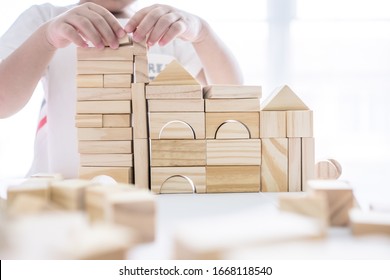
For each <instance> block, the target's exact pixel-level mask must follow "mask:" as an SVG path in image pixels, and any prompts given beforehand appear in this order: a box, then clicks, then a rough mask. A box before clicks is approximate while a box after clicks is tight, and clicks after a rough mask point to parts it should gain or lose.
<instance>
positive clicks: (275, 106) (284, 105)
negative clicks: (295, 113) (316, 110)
mask: <svg viewBox="0 0 390 280" xmlns="http://www.w3.org/2000/svg"><path fill="white" fill-rule="evenodd" d="M261 110H263V111H288V110H309V108H308V107H307V106H306V105H305V103H303V101H302V100H301V99H300V98H299V97H298V96H297V95H296V94H295V93H294V92H293V91H292V90H291V88H290V87H288V86H282V87H279V88H276V89H275V90H274V91H273V92H272V93H271V94H270V95H269V96H268V97H267V98H266V99H265V101H264V102H263V103H262V105H261Z"/></svg>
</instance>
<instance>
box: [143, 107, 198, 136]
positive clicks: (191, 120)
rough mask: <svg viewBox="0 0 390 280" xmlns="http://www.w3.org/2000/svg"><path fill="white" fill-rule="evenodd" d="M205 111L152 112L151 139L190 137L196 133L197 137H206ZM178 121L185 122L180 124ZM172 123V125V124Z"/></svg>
mask: <svg viewBox="0 0 390 280" xmlns="http://www.w3.org/2000/svg"><path fill="white" fill-rule="evenodd" d="M204 116H205V115H204V113H200V112H198V113H176V112H174V113H150V114H149V135H150V139H160V137H161V136H163V137H165V139H188V135H191V134H195V139H205V120H204V118H205V117H204ZM177 122H180V123H184V125H181V126H178V125H177ZM171 125H172V126H171Z"/></svg>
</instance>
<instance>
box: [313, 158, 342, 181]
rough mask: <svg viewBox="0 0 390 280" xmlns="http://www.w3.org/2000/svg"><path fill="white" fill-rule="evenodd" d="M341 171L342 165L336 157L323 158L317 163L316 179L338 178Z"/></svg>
mask: <svg viewBox="0 0 390 280" xmlns="http://www.w3.org/2000/svg"><path fill="white" fill-rule="evenodd" d="M341 173H342V168H341V165H340V163H338V162H337V161H336V160H335V159H326V160H321V161H318V162H317V163H316V164H315V179H320V180H336V179H338V178H339V177H340V176H341Z"/></svg>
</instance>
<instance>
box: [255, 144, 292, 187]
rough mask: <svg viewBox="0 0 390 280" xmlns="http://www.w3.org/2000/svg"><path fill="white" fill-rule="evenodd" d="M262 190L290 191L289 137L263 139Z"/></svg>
mask: <svg viewBox="0 0 390 280" xmlns="http://www.w3.org/2000/svg"><path fill="white" fill-rule="evenodd" d="M261 152H262V157H261V191H262V192H287V191H288V141H287V138H265V139H261Z"/></svg>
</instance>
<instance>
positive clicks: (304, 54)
mask: <svg viewBox="0 0 390 280" xmlns="http://www.w3.org/2000/svg"><path fill="white" fill-rule="evenodd" d="M43 2H46V1H32V0H19V1H17V2H15V4H13V3H7V9H2V10H1V11H0V19H1V20H0V34H2V33H3V32H5V30H6V29H7V28H8V26H9V25H10V24H11V23H12V22H13V20H14V19H15V18H16V17H17V15H18V14H19V13H20V12H22V11H23V10H24V9H25V8H27V7H28V6H30V5H31V4H34V3H43ZM51 2H52V3H56V4H61V5H67V4H71V3H74V2H75V1H71V0H63V1H59V0H57V1H51ZM155 2H156V1H152V0H139V4H140V6H146V5H149V4H153V3H155ZM158 2H161V3H165V4H168V5H172V6H176V7H178V8H181V9H183V10H187V11H191V12H192V13H194V14H198V15H200V16H202V17H203V18H205V19H206V20H208V21H209V22H210V24H211V25H212V26H213V27H214V29H215V30H216V32H217V33H218V34H219V35H220V36H221V37H222V39H223V40H224V41H225V42H226V43H227V44H228V45H229V47H230V48H231V50H232V51H233V53H234V54H235V55H236V56H237V58H238V60H239V62H240V65H241V68H242V70H243V73H244V77H245V84H248V85H262V86H263V97H264V98H265V97H266V96H267V95H268V94H269V93H270V92H271V91H272V90H273V89H274V88H275V87H277V86H280V85H283V84H288V85H290V86H291V88H292V89H293V90H294V91H295V92H296V93H297V94H298V95H299V96H300V97H301V98H302V100H303V101H304V102H305V103H306V104H307V105H308V106H309V107H310V108H311V109H312V110H313V111H314V116H315V120H314V121H315V122H314V127H315V136H316V146H317V147H316V155H317V158H322V157H328V156H330V157H334V158H336V159H339V160H341V161H342V162H343V161H361V162H364V161H372V162H377V161H388V160H389V159H390V147H389V144H388V143H389V141H390V111H389V110H388V107H389V105H390V95H389V93H390V78H389V77H390V33H389V30H390V13H389V12H388V11H390V1H387V0H241V1H239V2H233V1H216V0H197V1H181V0H165V1H164V0H161V1H158ZM41 96H42V94H41V91H40V89H38V90H37V93H36V94H35V95H34V96H33V98H32V100H31V102H30V103H29V104H28V105H27V106H26V107H25V108H24V109H23V110H22V111H21V112H19V113H18V114H16V115H15V116H13V117H11V118H8V119H6V120H0V178H3V177H16V176H22V175H23V174H24V173H25V172H26V171H27V170H28V167H29V165H30V163H31V159H32V148H33V138H34V133H35V127H36V121H37V117H38V109H39V106H40V101H41Z"/></svg>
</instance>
